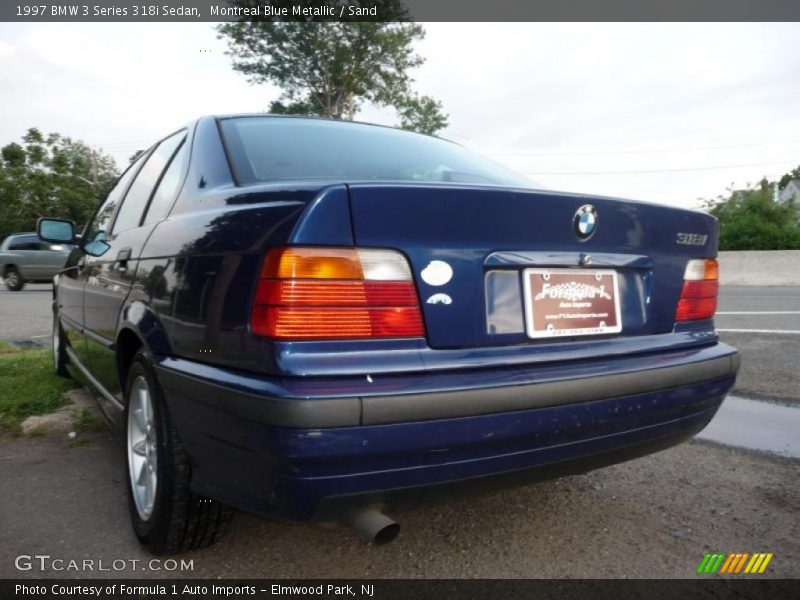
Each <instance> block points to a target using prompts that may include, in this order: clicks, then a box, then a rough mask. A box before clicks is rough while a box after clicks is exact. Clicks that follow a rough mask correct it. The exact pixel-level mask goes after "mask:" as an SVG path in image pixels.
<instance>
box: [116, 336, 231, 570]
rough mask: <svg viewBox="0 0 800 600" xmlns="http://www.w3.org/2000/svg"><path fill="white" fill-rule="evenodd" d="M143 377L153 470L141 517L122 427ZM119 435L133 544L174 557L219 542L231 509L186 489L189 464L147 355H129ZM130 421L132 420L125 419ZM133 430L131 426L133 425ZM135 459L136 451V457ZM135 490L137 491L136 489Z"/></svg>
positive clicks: (128, 440) (128, 438) (129, 427)
mask: <svg viewBox="0 0 800 600" xmlns="http://www.w3.org/2000/svg"><path fill="white" fill-rule="evenodd" d="M140 378H144V381H145V382H146V385H147V387H148V388H149V394H150V397H151V398H152V401H151V406H152V409H153V411H152V412H153V416H152V418H153V427H152V431H155V432H156V439H155V444H154V445H155V447H156V448H157V465H158V466H157V467H156V469H155V471H156V485H155V499H154V501H153V502H152V509H151V510H152V513H151V514H150V515H149V516H148V517H147V518H143V517H142V515H141V514H140V512H139V509H138V508H137V501H136V499H135V498H134V492H133V479H132V477H131V464H132V462H131V461H132V459H131V458H130V455H131V454H132V453H134V454H135V453H136V451H133V450H131V449H129V447H130V446H131V443H130V441H131V436H132V433H131V425H128V423H129V421H128V417H129V414H128V413H129V412H130V410H129V408H130V406H131V400H132V397H131V392H132V390H134V388H136V390H137V392H136V393H137V394H138V393H139V388H138V387H136V386H141V385H142V382H141V379H140ZM125 400H126V409H125V423H126V429H125V432H126V433H125V437H126V443H125V448H126V454H127V456H126V460H125V465H126V471H127V473H128V476H127V477H126V478H125V479H126V482H127V487H128V503H129V507H130V514H131V522H132V524H133V530H134V532H135V533H136V537H138V538H139V542H141V544H142V545H143V546H145V547H146V548H147V549H148V550H149V551H150V552H152V553H153V554H157V555H168V554H177V553H180V552H187V551H189V550H198V549H200V548H205V547H206V546H209V545H210V544H213V543H214V542H215V541H217V540H218V539H220V537H222V535H223V534H224V532H225V530H226V529H227V526H228V523H229V522H230V519H231V517H232V516H233V510H232V509H230V508H228V507H227V506H224V505H223V504H220V503H218V502H216V501H214V500H211V499H209V498H203V497H200V496H198V495H196V494H194V493H193V492H192V491H191V490H190V489H189V482H190V479H191V474H192V466H191V463H190V462H189V458H188V457H187V455H186V452H185V450H184V448H183V445H182V444H181V441H180V439H179V438H178V434H177V432H176V430H175V426H174V424H173V423H172V420H171V418H170V416H169V411H168V410H167V406H166V403H165V402H164V394H163V392H162V390H161V387H160V386H159V384H158V380H157V379H156V376H155V370H154V369H153V366H152V362H151V360H150V358H149V357H148V355H147V354H146V353H145V352H143V351H141V350H140V351H139V352H138V353H137V354H136V356H135V357H134V359H133V361H132V363H131V366H130V369H129V370H128V376H127V378H126V385H125ZM131 418H132V419H134V420H135V417H133V416H131ZM134 427H135V425H134ZM140 455H141V453H140ZM137 489H138V488H137Z"/></svg>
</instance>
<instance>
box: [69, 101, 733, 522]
mask: <svg viewBox="0 0 800 600" xmlns="http://www.w3.org/2000/svg"><path fill="white" fill-rule="evenodd" d="M189 131H190V139H189V143H190V144H191V160H190V163H189V166H188V170H187V175H186V179H185V184H184V185H183V187H182V189H181V191H180V193H179V195H178V197H177V199H176V201H175V203H174V205H173V208H172V211H171V213H170V215H169V216H168V217H167V218H166V219H165V220H163V221H161V222H160V223H158V224H157V225H156V226H155V228H154V230H153V232H152V234H151V235H150V237H149V238H148V239H147V241H146V244H144V247H143V249H142V251H141V254H140V255H139V254H138V253H137V255H136V256H135V257H134V258H135V259H136V261H135V264H136V268H135V269H134V270H133V272H134V273H135V278H133V279H132V281H130V282H128V285H127V288H126V290H125V291H124V293H123V294H122V298H124V304H120V305H119V306H120V308H119V317H118V320H117V328H116V332H117V335H119V334H120V332H121V331H123V330H129V331H131V332H134V333H135V334H136V336H137V337H138V338H139V339H141V340H142V342H143V343H144V344H145V345H146V347H147V348H148V349H149V350H150V351H151V352H152V353H153V354H154V355H155V357H156V359H157V360H158V361H159V363H160V364H161V365H163V366H166V367H169V368H172V369H176V370H182V371H185V372H186V373H190V374H193V375H195V376H197V377H201V378H207V379H209V380H211V381H214V382H216V383H217V384H220V385H223V386H231V387H233V388H236V389H242V388H245V389H250V390H253V391H256V392H258V393H270V394H277V395H283V396H284V397H289V398H291V397H312V396H313V395H314V394H318V393H321V390H324V392H325V393H326V394H330V393H334V394H335V393H341V394H344V393H347V394H352V393H358V394H362V395H375V394H389V393H410V392H419V391H437V390H438V391H442V390H447V389H458V388H459V387H461V388H464V387H469V386H480V385H508V384H514V383H519V382H520V381H522V379H524V378H525V377H524V376H522V375H521V374H524V373H527V375H526V376H527V377H528V379H529V380H530V378H531V377H547V376H548V374H550V376H557V375H558V373H559V372H565V371H567V370H568V371H570V372H571V373H572V374H573V376H574V377H580V376H581V373H584V374H603V373H613V372H614V366H613V365H614V364H615V361H623V360H625V361H629V364H630V365H634V366H635V365H641V364H645V363H647V362H648V361H651V362H652V361H658V359H659V356H664V355H667V354H674V353H676V352H687V353H690V354H691V353H693V354H694V355H696V356H697V357H698V358H697V360H701V359H702V357H703V356H709V355H712V354H714V353H715V352H716V353H719V352H722V351H726V350H725V349H724V348H723V347H722V346H721V345H719V344H718V340H717V337H716V333H715V331H714V325H713V321H710V320H709V321H701V322H694V323H685V324H678V325H675V324H674V313H675V306H676V303H677V299H678V296H679V293H680V289H681V284H682V281H681V280H682V274H683V269H684V266H685V263H686V260H687V259H688V258H695V257H712V256H714V255H715V254H716V242H717V224H716V221H715V220H714V219H713V218H711V217H708V216H707V215H703V214H700V213H693V212H689V211H682V210H676V209H671V208H668V207H663V206H654V205H649V204H644V203H637V202H623V201H618V200H614V199H610V198H597V197H588V196H582V195H574V194H558V193H553V192H543V191H532V190H510V189H498V188H489V187H480V186H470V185H457V184H453V185H450V184H447V185H434V184H426V185H423V184H419V185H415V184H391V185H390V184H375V183H367V182H340V181H310V182H288V183H272V184H264V185H253V186H248V187H238V186H236V185H235V183H234V181H233V177H232V175H231V173H230V170H229V167H228V163H227V160H226V156H225V150H224V147H223V144H222V143H221V140H220V137H219V131H218V129H217V126H216V120H215V119H214V118H210V117H206V118H203V119H200V120H199V121H197V122H196V124H195V125H194V126H193V127H190V128H189ZM588 201H590V202H591V203H592V204H593V205H594V206H595V207H596V208H597V210H598V213H599V215H600V217H599V221H598V227H597V230H596V232H595V233H594V235H593V236H592V237H591V238H590V239H589V240H587V241H585V242H582V243H580V246H579V247H578V245H577V244H576V240H575V236H574V234H573V232H572V217H573V215H574V213H575V210H576V209H577V208H578V207H579V206H581V205H582V204H585V203H587V202H588ZM565 231H566V232H568V233H569V235H568V236H565V235H564V232H565ZM676 231H690V232H692V233H701V234H707V235H708V236H709V240H710V241H709V243H708V244H707V245H706V246H705V247H703V248H698V247H685V246H677V245H675V244H674V232H676ZM143 243H144V242H143ZM284 244H307V245H336V246H348V245H352V244H357V245H362V246H377V247H389V248H395V249H397V250H399V251H401V252H403V253H404V254H405V255H406V256H407V257H408V259H409V261H410V263H411V266H412V270H413V271H414V272H415V273H419V271H421V270H422V269H423V268H424V267H425V265H426V264H427V263H428V262H429V261H430V260H434V259H436V260H446V261H448V262H449V263H450V264H451V265H452V267H453V269H454V272H455V276H454V278H453V281H452V282H451V283H450V284H448V285H447V286H446V290H445V289H443V288H436V287H433V286H428V285H427V284H425V283H424V282H422V281H421V280H420V279H419V278H417V281H416V283H417V286H418V288H419V294H420V297H421V298H422V299H423V300H424V299H425V298H426V297H427V296H428V295H430V294H431V293H434V292H439V291H447V293H448V294H450V295H451V296H452V297H453V298H454V302H453V304H452V305H447V306H445V305H426V304H423V308H424V311H425V312H424V317H425V324H426V331H427V339H424V338H419V339H408V340H361V341H340V342H326V341H319V342H271V341H269V340H266V339H263V338H258V337H255V336H253V335H251V334H250V332H249V325H248V319H249V311H250V305H251V300H252V297H253V294H254V290H255V284H256V279H257V275H258V272H259V268H260V264H261V260H262V257H263V255H264V253H265V252H266V251H267V249H269V248H270V247H274V246H278V245H284ZM80 254H81V253H80V252H76V253H73V255H74V256H73V257H71V258H70V262H69V263H68V265H67V272H68V273H74V272H75V270H76V269H79V267H78V266H77V265H78V261H79V260H80V259H81V256H80ZM586 254H590V255H592V257H593V259H594V260H595V261H596V262H595V264H596V265H612V266H614V267H615V268H618V269H619V271H620V281H621V295H622V298H623V309H624V312H623V323H624V335H623V336H618V337H596V338H584V339H569V340H557V341H552V342H551V341H547V342H542V343H535V344H534V343H530V341H529V340H528V339H527V338H526V336H525V335H524V332H523V331H522V330H519V331H514V330H512V331H510V332H506V333H503V334H492V333H491V332H490V331H489V330H487V327H486V306H487V304H486V302H487V298H486V297H485V286H484V276H485V273H486V272H487V271H488V270H490V269H510V270H516V271H518V270H519V269H520V268H521V267H523V266H526V265H528V266H530V265H542V264H544V265H546V264H550V265H552V266H577V265H578V264H580V262H581V260H582V259H583V258H584V256H585V255H586ZM62 279H63V278H62ZM65 283H69V284H75V283H76V281H75V277H72V279H70V280H69V282H65ZM74 288H75V285H67V287H65V288H64V289H63V292H66V294H65V293H60V294H59V296H58V298H57V300H58V302H59V303H60V306H61V307H62V309H64V310H69V312H70V314H75V315H77V314H78V312H77V307H76V306H75V305H76V295H75V294H76V293H77V292H76V290H75V289H74ZM81 296H82V292H81ZM79 318H80V320H81V323H80V325H82V324H83V322H82V320H83V315H82V313H81V314H80V317H79ZM73 323H74V322H73ZM106 335H108V333H107V332H106ZM82 343H85V342H82ZM728 350H729V349H728ZM367 374H371V375H372V379H373V382H377V385H374V384H373V383H369V382H368V381H367V379H366V377H364V376H365V375H367ZM733 381H734V377H725V378H719V379H715V380H710V381H704V382H701V383H696V384H692V385H687V386H682V387H678V388H672V389H667V390H662V391H657V392H652V393H648V394H639V395H636V396H629V397H623V398H612V399H607V400H599V401H594V402H585V403H580V404H575V405H564V406H555V407H549V408H539V409H535V410H528V411H517V412H512V413H503V414H491V415H481V416H473V417H463V418H458V419H442V420H436V421H422V422H414V423H400V424H392V425H380V426H368V427H365V426H361V427H345V428H331V429H315V430H304V429H285V428H277V427H269V426H265V425H261V424H258V423H255V422H253V421H251V420H248V419H244V418H242V417H240V416H237V415H236V414H233V413H229V412H225V411H220V410H217V409H215V408H212V407H209V406H207V405H204V404H203V403H202V402H197V401H196V400H197V399H193V398H185V397H182V396H181V395H180V394H169V395H168V396H167V400H168V402H169V405H170V410H171V413H172V414H173V417H174V419H175V420H176V424H177V426H178V428H179V431H180V433H181V436H182V438H183V441H184V444H185V445H186V448H187V451H188V452H189V454H190V456H191V457H192V459H193V462H194V463H195V464H196V470H195V473H194V475H193V481H192V485H193V487H194V488H195V490H197V491H198V492H200V493H207V494H208V495H210V496H213V497H215V498H218V499H220V500H222V501H225V502H229V503H231V504H233V505H236V506H241V507H244V508H248V509H251V510H257V511H259V512H264V513H268V514H273V515H276V516H284V517H290V518H297V519H308V518H311V517H313V516H314V515H315V514H317V512H318V511H319V509H320V506H321V505H322V504H323V503H324V501H325V499H327V498H329V497H338V496H342V495H349V494H369V493H373V494H378V495H380V494H382V493H383V492H384V491H386V490H394V489H397V488H404V487H408V486H419V485H428V484H436V483H441V482H444V481H451V480H457V479H462V478H471V477H481V476H483V475H487V474H492V473H498V472H504V471H512V470H516V469H527V468H532V467H542V466H545V465H548V464H552V463H554V462H565V461H567V462H569V461H578V462H580V461H584V460H586V459H588V458H589V457H591V456H594V455H597V454H598V453H601V452H604V451H607V450H612V449H618V448H625V447H627V446H628V445H630V444H635V443H638V442H646V441H648V440H654V439H661V438H666V436H670V435H678V434H686V435H688V434H691V433H692V432H694V431H696V430H698V429H700V428H702V426H704V425H705V423H706V422H707V421H708V420H709V419H710V418H711V417H712V416H713V414H714V412H715V410H716V409H717V407H718V406H719V403H720V402H721V400H722V398H723V397H724V395H725V393H726V392H727V391H728V390H729V388H730V387H731V386H732V384H733ZM337 390H338V391H337Z"/></svg>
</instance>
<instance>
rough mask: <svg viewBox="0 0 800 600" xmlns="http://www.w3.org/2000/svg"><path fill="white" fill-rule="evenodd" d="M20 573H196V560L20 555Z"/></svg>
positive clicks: (18, 558) (18, 561)
mask: <svg viewBox="0 0 800 600" xmlns="http://www.w3.org/2000/svg"><path fill="white" fill-rule="evenodd" d="M14 567H16V569H17V570H18V571H40V572H42V571H54V572H61V571H64V572H78V573H84V572H110V571H169V572H172V571H194V559H188V560H187V559H184V558H181V559H175V558H166V559H160V558H151V559H148V560H140V559H138V558H112V559H108V558H59V557H54V556H50V555H49V554H20V555H19V556H17V557H16V558H15V559H14Z"/></svg>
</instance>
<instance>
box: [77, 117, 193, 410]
mask: <svg viewBox="0 0 800 600" xmlns="http://www.w3.org/2000/svg"><path fill="white" fill-rule="evenodd" d="M185 135H186V134H185V131H180V132H178V133H176V134H173V135H172V136H170V137H168V138H166V139H164V140H163V141H161V142H160V143H159V144H158V145H157V146H156V147H155V148H154V149H153V150H152V151H151V152H150V153H149V154H148V155H147V156H146V157H144V158H143V159H142V160H143V164H142V166H141V168H139V169H138V170H137V172H136V173H135V175H133V177H132V182H131V184H130V186H129V187H128V189H127V191H126V192H125V195H124V199H123V200H122V202H121V205H120V206H119V208H118V209H117V211H116V214H115V215H114V217H113V222H112V224H111V227H110V229H98V230H97V231H93V232H92V235H93V238H92V243H96V244H97V245H98V246H100V248H99V249H98V251H95V252H91V253H87V256H86V265H85V268H84V271H83V273H84V275H83V283H84V293H83V306H84V310H83V312H84V333H85V336H86V367H87V369H88V370H89V372H90V373H91V375H92V376H93V377H94V379H95V380H96V383H97V384H99V386H100V387H101V388H102V390H101V391H102V393H101V398H100V400H101V406H102V407H103V409H104V410H105V411H106V414H107V415H108V416H109V418H111V419H112V420H115V421H116V420H118V419H119V418H121V414H120V412H119V409H120V408H121V407H122V404H121V391H122V390H121V389H120V379H119V373H118V370H117V361H116V354H115V352H114V341H115V339H116V334H117V325H118V319H119V314H120V310H121V309H122V306H123V304H124V302H125V299H126V298H127V296H128V293H129V291H130V288H131V284H132V283H133V280H134V278H135V276H136V268H137V262H138V258H139V255H140V254H141V252H142V248H143V247H144V245H145V242H146V241H147V238H148V237H149V235H150V233H151V231H152V230H153V228H154V227H155V226H156V222H152V221H151V222H145V215H146V212H147V208H148V205H149V203H150V200H151V198H152V197H153V193H154V190H155V189H156V187H157V185H158V183H159V181H160V179H161V177H162V175H163V173H164V171H165V168H166V167H167V166H168V165H169V163H170V160H171V159H172V156H173V155H174V154H175V151H176V149H177V148H178V147H179V146H180V144H181V142H182V141H183V139H184V138H185ZM99 250H102V252H100V251H99ZM103 401H105V402H103Z"/></svg>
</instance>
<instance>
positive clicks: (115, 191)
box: [84, 152, 147, 241]
mask: <svg viewBox="0 0 800 600" xmlns="http://www.w3.org/2000/svg"><path fill="white" fill-rule="evenodd" d="M146 158H147V153H146V152H145V153H143V154H142V156H140V157H139V158H138V159H136V162H134V163H133V164H132V165H131V166H129V167H128V169H127V170H126V171H125V172H124V173H123V174H122V176H121V177H120V178H119V179H117V183H116V184H115V185H114V187H113V188H112V189H111V191H110V192H109V193H108V196H106V200H105V202H103V204H102V205H100V208H99V209H98V210H97V213H95V215H94V219H92V223H91V225H90V226H89V228H88V229H87V231H86V232H85V233H84V237H85V239H86V240H87V241H94V240H96V239H98V236H99V235H101V234H102V236H101V238H100V239H102V238H104V237H105V236H106V234H107V233H108V226H109V224H110V222H111V218H112V217H113V216H114V211H115V210H116V209H117V205H118V204H119V201H120V200H121V199H122V196H123V195H124V194H125V190H127V189H128V185H129V184H130V182H131V179H133V176H134V175H136V173H138V172H139V167H141V166H142V163H143V162H144V161H145V159H146Z"/></svg>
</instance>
